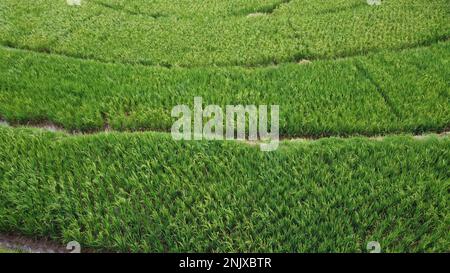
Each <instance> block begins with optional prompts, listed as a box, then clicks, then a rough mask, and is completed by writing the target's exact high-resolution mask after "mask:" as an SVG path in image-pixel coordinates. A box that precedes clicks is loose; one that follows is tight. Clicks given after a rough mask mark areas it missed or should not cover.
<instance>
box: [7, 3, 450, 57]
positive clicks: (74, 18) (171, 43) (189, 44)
mask: <svg viewBox="0 0 450 273" xmlns="http://www.w3.org/2000/svg"><path fill="white" fill-rule="evenodd" d="M4 2H5V3H3V6H4V11H3V12H2V13H1V15H2V17H3V18H1V19H2V21H4V22H5V23H4V24H3V25H2V31H1V32H0V33H1V34H0V43H2V44H4V45H8V46H12V47H20V48H29V49H32V50H38V51H45V52H54V53H59V54H64V55H70V56H77V57H81V58H93V59H98V60H103V61H110V62H126V63H143V64H151V65H162V66H174V65H175V66H176V65H179V66H205V65H220V66H228V65H245V66H249V65H250V66H253V65H266V64H272V63H280V62H291V61H298V60H300V59H303V58H310V59H311V58H312V59H317V58H334V57H337V56H351V55H356V54H365V53H367V52H373V51H379V50H381V49H399V48H405V47H413V46H416V45H420V44H430V43H433V42H435V41H438V40H443V39H446V38H448V37H449V34H450V33H449V26H450V22H449V20H448V15H449V13H448V5H447V2H446V0H433V1H425V0H400V1H393V0H386V1H383V4H382V5H380V6H370V5H368V4H367V3H366V1H365V0H346V1H309V0H308V1H306V0H297V1H296V0H293V1H278V2H277V1H267V0H265V1H248V0H245V1H243V0H233V1H199V0H189V1H187V0H186V1H176V2H174V1H172V2H171V1H151V2H149V1H142V0H132V1H112V2H111V1H102V0H95V1H94V0H86V1H84V4H82V5H81V6H80V7H71V6H68V5H67V4H65V1H58V2H56V3H55V1H50V0H40V1H31V0H25V1H20V2H17V1H13V0H4ZM197 8H198V9H197ZM193 11H195V12H193ZM254 12H259V13H263V14H267V16H255V17H252V16H250V17H249V16H247V15H249V14H252V13H254Z"/></svg>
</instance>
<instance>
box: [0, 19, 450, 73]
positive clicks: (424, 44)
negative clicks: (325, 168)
mask: <svg viewBox="0 0 450 273" xmlns="http://www.w3.org/2000/svg"><path fill="white" fill-rule="evenodd" d="M94 17H95V16H94ZM289 27H290V28H292V26H289ZM293 30H294V29H293ZM294 34H295V35H299V33H294ZM449 41H450V34H445V35H443V36H440V37H436V38H433V39H428V40H424V41H421V42H418V43H415V44H407V45H402V46H399V47H394V48H386V49H372V50H370V49H369V50H367V51H364V52H356V53H350V52H345V53H343V54H337V55H336V56H333V57H321V56H315V57H314V56H312V57H309V56H306V54H299V53H297V54H294V55H293V56H291V57H287V58H286V61H282V62H274V61H267V62H262V63H257V64H240V65H239V64H226V65H173V64H165V63H155V62H152V61H146V60H141V61H130V60H121V61H117V62H114V61H110V60H107V59H102V58H97V57H95V56H84V55H81V54H78V53H69V52H57V51H56V52H55V51H52V50H50V49H48V48H42V49H41V48H38V49H36V48H30V47H27V46H23V45H17V44H15V43H13V42H11V41H7V40H3V41H0V48H3V49H5V50H17V51H23V52H29V53H35V54H43V55H47V56H56V57H63V58H71V59H76V60H80V61H88V62H89V61H90V62H97V63H103V64H112V65H131V66H144V67H160V68H168V69H170V68H185V69H190V68H243V69H258V68H270V67H279V66H282V65H287V64H298V62H299V61H301V60H304V59H307V60H308V61H310V62H314V61H340V60H346V59H353V58H358V57H367V56H371V55H375V54H378V53H382V52H386V53H399V52H403V51H407V50H415V49H421V48H428V47H431V46H433V45H435V44H438V43H446V42H449Z"/></svg>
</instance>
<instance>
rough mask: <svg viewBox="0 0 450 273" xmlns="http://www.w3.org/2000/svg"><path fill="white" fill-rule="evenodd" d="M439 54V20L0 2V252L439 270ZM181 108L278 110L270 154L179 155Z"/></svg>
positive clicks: (445, 189) (327, 11)
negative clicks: (387, 257) (71, 248)
mask: <svg viewBox="0 0 450 273" xmlns="http://www.w3.org/2000/svg"><path fill="white" fill-rule="evenodd" d="M449 37H450V3H449V2H448V0H431V1H425V0H384V1H381V4H380V5H369V4H368V3H367V1H365V0H336V1H324V0H314V1H312V0H291V1H275V0H227V1H224V0H179V1H167V0H154V1H144V0H127V1H125V0H109V1H108V0H85V1H82V2H81V5H80V6H69V5H68V4H67V3H66V1H65V0H58V1H55V0H52V1H50V0H37V1H31V0H22V1H17V0H1V1H0V45H1V46H0V119H1V120H2V121H3V122H2V123H3V125H0V151H1V153H0V232H3V233H20V234H22V235H25V236H29V237H31V238H47V239H51V240H53V241H54V242H57V243H60V244H62V245H64V244H66V243H67V242H69V241H78V242H80V244H81V245H82V246H83V247H85V248H89V249H94V250H95V249H97V250H108V251H121V252H366V251H367V249H366V246H367V243H368V242H371V241H377V242H379V243H380V245H381V248H382V251H383V252H448V251H450V234H449V228H450V213H449V210H450V206H449V197H450V196H449V190H450V138H449V137H448V134H447V132H448V129H449V128H450V63H449V62H450V41H449ZM194 97H202V99H203V104H204V105H205V106H206V105H218V106H221V107H222V108H225V106H226V105H279V109H280V114H279V134H280V137H281V139H282V141H281V143H280V146H279V148H278V149H277V150H276V151H272V152H262V151H260V149H259V147H258V146H257V145H253V144H254V143H250V142H248V141H187V140H185V141H175V140H174V139H173V138H172V136H171V134H170V130H171V127H172V125H173V123H174V122H175V121H176V119H175V118H173V117H172V116H171V111H172V109H173V108H174V107H175V106H177V105H189V106H191V107H192V104H193V102H194ZM36 127H39V128H36ZM0 251H2V250H0Z"/></svg>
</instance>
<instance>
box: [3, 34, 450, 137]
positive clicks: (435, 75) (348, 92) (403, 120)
mask: <svg viewBox="0 0 450 273" xmlns="http://www.w3.org/2000/svg"><path fill="white" fill-rule="evenodd" d="M449 56H450V55H449V43H448V42H444V43H438V44H436V45H433V46H429V47H421V48H417V49H408V50H404V51H401V52H389V51H387V52H380V53H377V54H372V55H369V56H366V57H354V58H348V59H343V60H339V61H332V60H329V61H317V62H313V63H312V64H305V65H298V64H289V65H281V66H275V67H266V68H251V69H250V68H241V67H228V68H219V67H216V68H212V67H208V68H206V67H199V68H189V69H188V68H171V69H167V68H162V67H146V66H141V65H137V66H132V65H123V64H104V63H99V62H95V61H83V60H77V59H72V58H67V57H62V56H48V55H46V54H37V53H32V52H27V51H17V50H8V49H0V60H1V61H0V117H3V118H4V119H6V120H8V121H10V122H12V123H21V124H27V123H31V124H33V123H37V124H42V123H45V122H47V121H50V122H53V123H55V124H57V125H60V126H62V127H64V128H67V129H69V130H71V131H96V130H103V128H105V127H108V126H109V127H111V128H112V129H115V130H120V131H123V130H158V131H169V130H170V128H171V126H172V124H173V122H174V121H175V120H174V119H173V118H171V116H170V112H171V109H172V108H173V107H174V106H176V105H181V104H186V105H188V106H190V107H192V106H193V99H194V97H196V96H201V97H203V101H204V104H205V105H209V104H217V105H220V106H222V107H225V105H238V104H242V105H279V106H280V111H281V112H280V132H281V134H282V135H283V136H289V137H293V136H313V137H319V136H326V135H354V134H360V135H377V134H385V133H396V132H416V133H418V132H424V131H435V132H437V131H442V130H444V129H445V128H447V127H448V126H449V124H450V112H449V111H450V103H449V100H448V98H449V92H450V91H449V88H448V79H449V69H448V68H449V67H450V66H448V65H446V64H447V63H448V60H449ZM411 79H417V80H411Z"/></svg>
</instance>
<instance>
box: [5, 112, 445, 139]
mask: <svg viewBox="0 0 450 273" xmlns="http://www.w3.org/2000/svg"><path fill="white" fill-rule="evenodd" d="M2 127H6V128H15V129H20V128H22V129H36V130H42V131H46V132H52V133H62V134H64V135H67V136H73V137H82V136H90V135H98V134H110V133H117V134H142V133H160V134H167V135H170V134H171V132H170V131H164V130H155V129H140V130H114V129H111V128H110V127H109V126H104V128H103V129H93V130H91V131H77V130H72V131H71V130H67V129H65V128H64V127H62V126H59V125H56V124H54V123H52V122H50V121H45V122H40V123H37V122H33V121H30V122H26V123H13V124H11V123H9V122H8V121H6V120H5V119H3V118H1V117H0V128H2ZM395 136H411V137H413V138H414V139H423V138H426V137H429V136H436V137H450V124H449V125H447V126H446V127H445V128H444V129H442V130H429V131H424V132H421V133H414V132H413V131H410V132H408V131H395V132H391V133H389V132H387V133H385V134H364V133H355V134H341V135H338V134H336V135H335V134H327V133H324V134H323V135H319V136H308V135H304V136H301V135H300V136H286V135H284V136H283V135H280V141H286V142H289V141H305V142H311V141H318V140H322V139H330V138H338V139H350V138H365V139H368V140H383V139H384V138H387V137H395ZM237 142H242V143H247V144H255V145H256V144H260V143H261V142H262V141H260V140H257V141H248V140H237Z"/></svg>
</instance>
